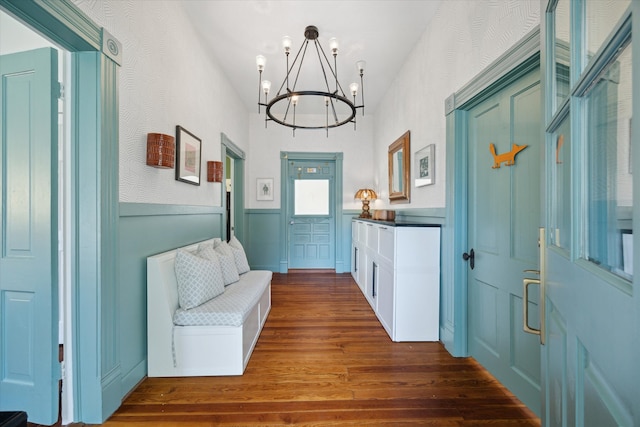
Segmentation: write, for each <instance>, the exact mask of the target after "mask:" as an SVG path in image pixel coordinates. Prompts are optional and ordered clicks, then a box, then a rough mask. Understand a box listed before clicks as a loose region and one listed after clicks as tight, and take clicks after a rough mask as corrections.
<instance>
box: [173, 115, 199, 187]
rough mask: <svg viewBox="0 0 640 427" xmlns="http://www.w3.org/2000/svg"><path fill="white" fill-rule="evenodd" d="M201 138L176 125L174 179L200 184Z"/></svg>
mask: <svg viewBox="0 0 640 427" xmlns="http://www.w3.org/2000/svg"><path fill="white" fill-rule="evenodd" d="M201 150H202V140H201V139H200V138H198V137H197V136H195V135H194V134H192V133H191V132H189V131H188V130H186V129H185V128H183V127H182V126H176V180H178V181H182V182H186V183H188V184H193V185H200V153H201Z"/></svg>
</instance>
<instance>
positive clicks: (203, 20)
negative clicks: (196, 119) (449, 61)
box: [183, 0, 442, 112]
mask: <svg viewBox="0 0 640 427" xmlns="http://www.w3.org/2000/svg"><path fill="white" fill-rule="evenodd" d="M441 1H442V0H369V1H365V0H355V1H354V0H349V1H347V0H343V1H318V0H294V1H277V0H271V1H266V0H254V1H249V0H235V1H234V0H214V1H211V0H189V1H185V2H183V4H184V8H185V10H186V12H187V16H188V17H189V19H190V20H191V21H192V22H193V25H194V28H195V30H196V31H197V32H198V33H199V34H200V35H201V37H202V40H203V43H204V44H205V48H206V49H209V50H210V52H211V54H212V56H213V57H214V58H216V61H217V62H218V63H219V64H221V67H222V69H223V72H224V73H225V74H226V77H227V78H228V80H229V81H230V82H231V84H232V85H233V87H234V89H235V90H236V92H237V93H238V94H239V96H240V97H241V98H242V102H243V103H244V104H245V105H246V107H247V109H250V110H253V109H256V110H257V97H258V71H257V68H256V63H255V58H256V55H259V54H262V55H264V56H265V57H266V58H267V64H266V67H265V71H264V73H263V79H266V80H270V81H271V82H272V89H271V90H272V91H271V93H270V96H272V95H273V94H275V92H277V90H278V88H279V87H280V85H281V84H282V82H283V80H284V77H285V69H286V60H285V55H284V51H283V49H282V38H283V37H284V36H290V37H291V38H292V39H293V46H292V54H291V56H290V60H293V57H294V55H295V54H296V53H297V51H298V49H299V48H300V46H301V45H302V43H303V41H304V30H305V28H306V27H307V26H308V25H315V26H316V27H318V30H319V33H320V35H319V37H318V40H319V41H320V43H321V45H322V48H323V49H324V51H325V53H326V54H327V56H329V57H330V50H329V39H330V38H332V37H336V38H337V39H338V41H339V51H338V58H337V60H338V62H337V68H338V79H339V82H340V84H341V86H342V88H343V89H344V91H345V92H346V93H347V95H348V96H349V97H350V95H349V94H348V91H349V84H350V83H351V82H354V81H357V82H359V80H360V78H359V75H358V73H357V70H356V66H355V64H356V62H357V61H359V60H365V61H366V62H367V67H366V71H365V74H364V89H365V105H366V108H367V112H373V111H375V108H376V106H377V105H378V103H379V101H380V99H381V97H382V96H383V95H384V93H385V92H386V90H387V89H388V87H389V84H390V83H391V82H392V81H393V80H394V79H395V76H396V75H397V74H398V72H399V71H400V69H401V68H402V66H403V64H404V63H405V61H406V59H407V56H408V55H409V53H410V52H411V51H412V49H413V48H414V47H415V45H416V43H417V42H418V40H419V39H420V37H421V36H422V34H423V33H424V31H425V29H426V28H427V26H428V25H429V21H430V20H431V18H432V17H433V15H434V14H435V12H436V10H437V8H438V6H439V4H440V2H441ZM310 47H311V46H310ZM311 54H313V55H311ZM331 62H333V60H332V61H331ZM304 64H305V65H304V67H303V71H302V73H305V70H306V69H307V67H308V66H309V67H313V68H314V71H315V69H317V70H319V66H318V59H317V55H316V54H315V49H314V50H313V51H309V52H308V53H307V55H306V57H305V62H304ZM308 64H311V65H308ZM307 73H308V74H312V73H311V72H307ZM319 75H320V76H321V74H319ZM307 84H308V85H310V83H307ZM319 85H320V83H318V84H314V85H313V86H319ZM289 86H291V84H290V85H289ZM296 89H297V90H322V89H323V88H322V87H307V86H306V85H305V86H303V83H302V80H301V81H300V83H298V86H297V87H296ZM357 103H358V104H359V103H360V97H359V95H358V102H357Z"/></svg>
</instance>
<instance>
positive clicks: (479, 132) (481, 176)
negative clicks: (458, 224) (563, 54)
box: [465, 68, 542, 413]
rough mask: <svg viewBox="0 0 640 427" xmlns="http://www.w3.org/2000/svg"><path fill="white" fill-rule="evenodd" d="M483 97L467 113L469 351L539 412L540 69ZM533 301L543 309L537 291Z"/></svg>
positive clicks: (535, 299)
mask: <svg viewBox="0 0 640 427" xmlns="http://www.w3.org/2000/svg"><path fill="white" fill-rule="evenodd" d="M480 96H482V95H480ZM483 98H484V99H482V100H481V102H480V103H479V104H477V105H475V106H474V107H472V108H471V109H469V110H468V113H467V118H468V121H467V123H468V128H467V131H468V165H469V172H468V180H469V181H468V191H469V202H468V250H467V252H466V253H465V258H466V259H467V264H468V295H469V296H468V334H469V335H468V346H469V352H470V354H471V356H473V357H474V358H476V359H477V360H478V361H479V362H480V363H481V364H482V365H483V366H484V367H485V368H487V369H488V370H489V371H490V372H491V373H492V374H493V375H494V376H495V377H496V378H497V379H498V380H499V381H500V382H501V383H503V384H504V385H505V386H506V387H507V388H508V389H509V390H511V391H512V392H513V393H514V394H515V395H516V396H517V397H518V398H519V399H520V400H521V401H523V402H524V403H525V404H526V405H527V406H528V407H529V408H531V409H532V410H533V411H534V412H536V413H539V412H540V344H539V342H538V339H537V337H535V336H533V335H530V334H527V333H525V332H524V330H523V287H522V280H523V276H524V274H525V273H524V271H525V270H536V269H538V261H539V250H538V229H539V227H540V225H541V209H540V177H541V172H540V170H541V140H542V133H541V130H540V129H541V121H540V108H541V107H540V77H539V71H538V69H537V68H536V69H535V71H529V72H528V73H526V74H525V75H524V76H521V77H519V78H518V79H517V81H515V82H514V83H511V84H509V85H508V86H507V87H505V88H503V89H501V90H500V91H499V92H497V93H494V94H493V95H491V96H490V97H489V98H486V96H484V97H483ZM514 144H516V145H517V146H520V147H524V146H526V148H524V149H521V148H518V147H516V146H514ZM491 146H493V148H491ZM518 150H521V151H518ZM509 152H511V153H512V154H511V155H509V154H508V153H509ZM512 163H513V164H512ZM498 165H499V167H498ZM472 251H473V252H472ZM528 304H529V306H530V308H531V310H530V311H531V312H532V313H537V310H538V309H537V305H538V299H537V298H536V297H535V296H532V298H531V299H530V301H529V302H528ZM531 322H532V323H533V324H537V323H536V322H537V320H536V319H531Z"/></svg>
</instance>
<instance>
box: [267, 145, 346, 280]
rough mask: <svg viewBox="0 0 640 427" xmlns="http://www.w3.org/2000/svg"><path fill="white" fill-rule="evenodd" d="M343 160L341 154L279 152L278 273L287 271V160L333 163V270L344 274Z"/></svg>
mask: <svg viewBox="0 0 640 427" xmlns="http://www.w3.org/2000/svg"><path fill="white" fill-rule="evenodd" d="M343 159H344V155H343V153H339V152H333V153H305V152H295V151H281V152H280V194H281V197H280V273H287V272H288V270H289V256H288V255H289V254H288V248H289V245H288V241H289V235H288V230H289V227H287V203H288V202H289V200H288V198H287V178H286V177H287V162H288V161H289V160H331V161H335V165H336V171H335V173H336V176H335V181H336V183H335V185H336V191H335V200H333V203H334V206H335V218H336V224H335V226H336V238H335V245H336V247H335V250H336V254H335V269H336V273H344V272H345V261H344V259H343V254H342V244H341V242H342V239H343V232H342V193H343V189H342V182H343V178H342V162H343Z"/></svg>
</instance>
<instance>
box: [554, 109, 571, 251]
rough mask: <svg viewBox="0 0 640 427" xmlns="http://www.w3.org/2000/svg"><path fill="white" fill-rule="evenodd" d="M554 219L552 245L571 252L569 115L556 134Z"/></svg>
mask: <svg viewBox="0 0 640 427" xmlns="http://www.w3.org/2000/svg"><path fill="white" fill-rule="evenodd" d="M552 142H553V148H554V152H555V155H554V156H553V157H552V159H553V166H552V170H553V198H552V203H553V205H554V206H553V207H552V212H553V217H552V219H551V222H552V224H553V225H552V230H553V232H552V233H551V243H552V244H553V245H555V246H558V247H560V248H563V249H566V250H567V251H569V249H570V247H571V120H570V119H569V114H567V117H566V118H565V119H564V121H563V122H562V123H561V124H560V126H559V127H558V129H557V130H556V131H555V132H554V134H553V138H552Z"/></svg>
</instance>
